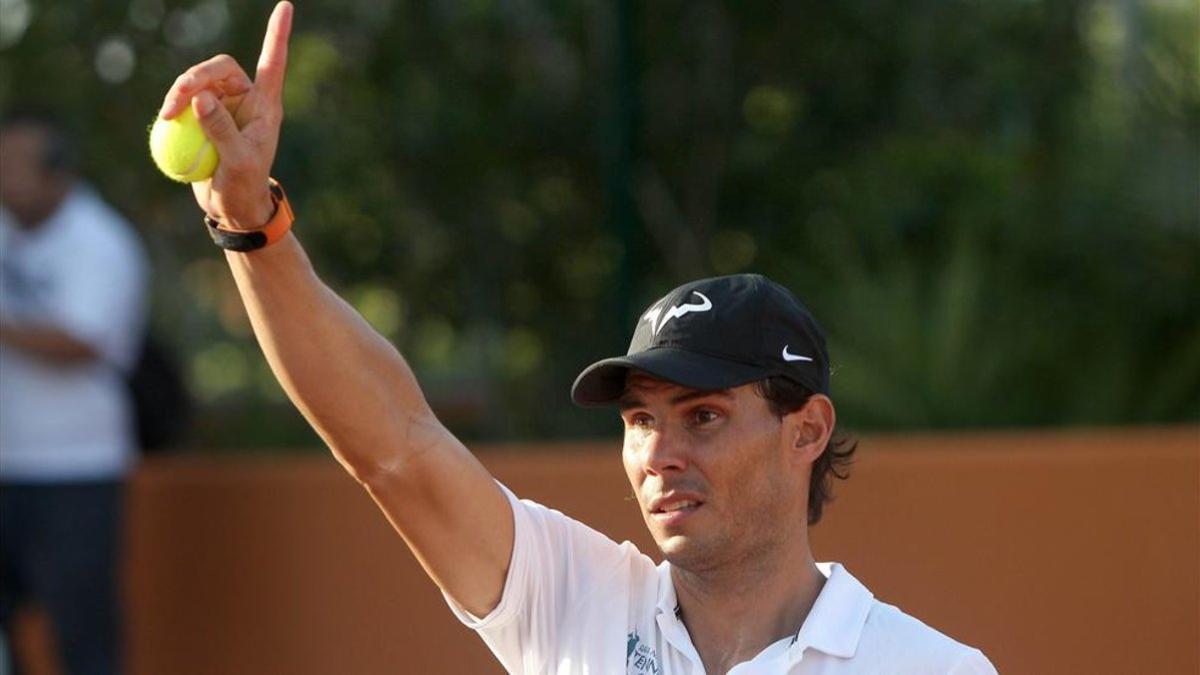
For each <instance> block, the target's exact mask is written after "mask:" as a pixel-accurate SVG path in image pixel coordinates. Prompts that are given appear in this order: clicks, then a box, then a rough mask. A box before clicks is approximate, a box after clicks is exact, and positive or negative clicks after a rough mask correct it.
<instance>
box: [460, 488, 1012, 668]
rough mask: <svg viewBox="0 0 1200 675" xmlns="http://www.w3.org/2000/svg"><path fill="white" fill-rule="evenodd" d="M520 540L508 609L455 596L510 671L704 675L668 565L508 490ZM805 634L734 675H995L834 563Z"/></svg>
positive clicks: (827, 566) (977, 656)
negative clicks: (481, 610) (484, 607)
mask: <svg viewBox="0 0 1200 675" xmlns="http://www.w3.org/2000/svg"><path fill="white" fill-rule="evenodd" d="M504 490H505V493H506V494H507V495H508V498H509V501H510V502H511V503H512V507H513V519H514V525H515V538H514V544H513V553H512V560H511V561H510V563H509V569H508V578H507V579H506V581H505V585H504V594H503V596H502V597H501V599H500V603H499V604H498V605H497V606H496V608H495V609H494V610H492V612H491V613H489V614H488V615H487V616H485V617H483V618H478V617H475V616H472V615H471V614H470V613H468V612H467V611H465V610H464V609H463V608H462V607H461V606H459V605H457V604H456V603H455V602H454V601H453V600H452V599H450V598H449V597H448V596H447V601H448V602H449V604H450V607H451V609H452V610H453V611H454V613H455V615H456V616H457V617H458V618H459V620H461V621H462V622H463V623H464V624H466V625H467V627H469V628H471V629H473V630H475V631H477V632H478V633H479V635H480V636H481V637H482V638H483V641H484V642H485V643H487V645H488V647H489V648H490V649H491V650H492V652H493V653H494V654H495V655H496V657H497V658H498V659H499V660H500V663H501V664H503V665H504V667H505V668H506V669H507V670H508V672H510V673H521V674H529V675H532V674H534V673H537V674H539V675H540V674H542V673H556V674H559V675H566V674H567V673H589V674H596V675H610V674H614V673H628V674H630V675H633V674H636V675H700V674H702V673H704V666H703V664H702V662H701V661H700V657H699V655H698V654H697V652H696V648H695V647H694V646H693V645H692V641H691V638H690V637H689V635H688V632H687V627H686V626H685V625H684V623H683V622H682V621H681V620H680V617H679V605H678V603H677V602H676V598H675V588H674V585H673V584H672V582H671V572H670V564H669V563H667V562H664V563H662V564H661V565H659V566H657V567H656V566H655V565H654V562H653V561H652V560H650V558H648V557H646V556H645V555H643V554H642V553H641V552H639V551H638V550H637V548H635V547H634V546H633V544H631V543H629V542H624V543H622V544H617V543H615V542H613V541H612V540H611V539H609V538H607V537H605V536H604V535H602V534H600V533H599V532H596V531H595V530H592V529H591V528H589V527H587V526H586V525H583V524H582V523H579V522H577V521H575V520H572V519H571V518H568V517H567V516H565V515H563V514H561V513H559V512H558V511H555V510H553V509H548V508H546V507H544V506H542V505H540V504H537V503H535V502H531V501H528V500H518V499H517V498H516V497H515V496H513V494H512V493H511V492H510V491H509V490H508V489H507V488H505V489H504ZM818 568H819V569H820V570H821V573H822V574H824V575H825V576H826V577H827V580H826V582H825V585H824V587H823V588H822V590H821V593H820V595H819V596H818V598H817V601H816V603H815V604H814V605H813V608H812V611H811V612H810V613H809V615H808V618H807V619H805V621H804V624H803V626H801V627H800V629H799V631H798V632H797V633H796V634H795V635H793V636H791V637H788V638H785V639H783V640H780V641H778V642H776V643H774V644H772V645H769V646H768V647H767V648H765V649H763V650H762V651H761V652H760V653H759V654H758V655H757V656H755V657H754V658H753V659H751V660H750V661H746V662H743V663H740V664H738V665H736V666H734V667H733V668H732V669H730V670H729V671H728V673H729V674H730V675H752V674H753V675H767V674H771V675H781V674H791V675H800V674H803V675H845V674H849V673H864V674H865V673H870V674H872V675H879V674H883V673H895V674H913V675H916V674H918V673H919V674H922V675H924V674H935V673H937V674H941V673H954V674H956V675H966V674H976V673H979V674H983V673H995V672H996V670H995V668H993V667H992V664H991V663H990V662H989V661H988V660H987V658H986V657H984V655H983V654H982V653H981V652H980V651H979V650H977V649H973V648H971V647H968V646H966V645H963V644H960V643H958V642H955V641H954V640H952V639H950V638H948V637H946V636H945V635H942V634H941V633H939V632H937V631H936V630H934V629H932V628H930V627H928V626H926V625H925V624H923V623H921V622H920V621H918V620H916V619H914V618H912V617H910V616H908V615H906V614H904V613H903V612H901V611H900V610H899V609H897V608H895V607H893V606H891V605H887V604H884V603H882V602H879V601H878V600H875V599H874V597H873V596H872V595H871V592H870V591H868V590H867V589H866V588H865V587H864V586H863V585H862V584H861V583H859V582H858V580H856V579H855V578H854V577H853V576H851V575H850V573H849V572H847V571H846V569H845V568H844V567H842V566H841V565H839V564H837V563H819V564H818Z"/></svg>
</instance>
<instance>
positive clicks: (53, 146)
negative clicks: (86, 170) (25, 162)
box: [0, 106, 79, 172]
mask: <svg viewBox="0 0 1200 675" xmlns="http://www.w3.org/2000/svg"><path fill="white" fill-rule="evenodd" d="M15 127H33V128H35V129H40V130H41V131H42V132H44V133H45V134H46V145H45V147H44V148H43V152H42V168H43V169H45V170H47V171H51V172H59V171H74V170H75V169H76V168H77V167H78V165H79V150H78V148H77V146H76V144H75V137H74V135H73V134H72V133H71V130H70V129H69V128H68V127H67V124H66V122H64V121H63V119H62V118H61V117H59V116H58V115H56V114H54V113H53V112H50V111H48V110H43V109H41V108H35V107H24V106H22V107H15V108H13V109H12V110H9V111H7V112H5V113H4V115H3V116H0V130H8V129H12V128H15Z"/></svg>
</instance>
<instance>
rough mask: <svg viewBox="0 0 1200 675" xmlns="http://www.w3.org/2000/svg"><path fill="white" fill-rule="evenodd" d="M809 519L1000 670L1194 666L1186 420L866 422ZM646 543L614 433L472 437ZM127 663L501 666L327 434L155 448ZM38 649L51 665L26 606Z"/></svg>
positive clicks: (292, 669) (525, 478)
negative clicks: (254, 448) (1149, 424)
mask: <svg viewBox="0 0 1200 675" xmlns="http://www.w3.org/2000/svg"><path fill="white" fill-rule="evenodd" d="M861 448H862V450H861V452H860V455H861V456H860V459H859V461H858V463H857V465H856V466H855V467H854V470H853V477H852V479H851V480H850V481H849V482H848V483H845V484H842V485H840V486H839V487H838V488H837V495H838V499H837V501H836V502H835V503H834V504H833V505H832V507H831V508H830V509H829V510H828V512H827V515H826V518H825V520H824V521H823V522H822V523H821V524H820V525H818V526H817V528H816V529H815V532H814V540H815V541H814V548H815V551H816V553H817V557H818V559H821V560H838V561H841V562H843V563H845V564H846V565H847V566H848V567H849V569H850V570H851V571H852V572H853V573H854V574H855V575H856V576H858V577H859V578H860V579H862V580H863V581H864V583H866V584H867V585H868V586H869V587H870V588H871V589H872V590H873V591H874V592H875V593H876V595H877V597H880V598H881V599H883V600H885V601H888V602H892V603H894V604H897V605H899V606H901V607H903V608H904V609H906V610H907V611H909V612H910V613H912V614H914V615H916V616H917V617H920V618H921V619H923V620H924V621H926V622H927V623H930V624H931V625H933V626H936V627H938V628H940V629H942V630H943V631H944V632H946V633H948V634H950V635H951V636H954V637H957V638H959V639H961V640H963V641H965V642H968V643H972V644H976V645H978V646H980V647H981V648H982V649H983V650H984V651H985V652H986V653H987V654H988V655H989V656H990V657H991V658H992V660H993V662H994V663H995V664H996V666H997V667H998V669H999V670H1000V672H1002V673H1089V674H1095V673H1113V674H1117V673H1122V674H1127V673H1155V674H1163V675H1168V674H1174V673H1178V674H1180V675H1194V674H1195V673H1198V672H1200V428H1196V427H1188V428H1175V429H1139V430H1088V431H1061V432H1060V431H1054V432H1001V433H970V434H947V435H922V436H870V437H867V438H865V439H863V442H862V445H861ZM478 451H479V454H480V456H481V457H482V459H483V461H484V463H485V464H487V465H488V466H489V467H490V468H491V469H492V471H493V472H494V474H495V475H496V476H497V477H498V478H499V479H500V480H502V481H503V482H505V483H506V484H507V485H509V486H510V487H512V488H513V489H514V490H515V491H516V492H517V494H519V495H521V496H523V497H528V498H531V499H536V500H538V501H541V502H543V503H546V504H548V505H551V506H554V507H556V508H558V509H560V510H562V511H564V512H565V513H567V514H568V515H571V516H574V517H576V518H578V519H580V520H583V521H585V522H587V523H589V524H590V525H592V526H593V527H596V528H597V529H600V530H602V531H604V532H606V533H607V534H609V535H611V536H612V537H614V538H615V539H618V540H621V539H630V540H632V541H634V542H635V543H637V544H638V546H639V547H641V548H642V550H644V551H653V550H654V549H653V545H652V544H651V542H650V541H649V540H648V536H647V535H646V534H645V532H644V531H643V527H642V523H641V519H640V516H639V515H638V513H637V510H636V507H635V506H634V504H633V503H632V502H630V501H628V500H627V499H626V496H627V494H628V490H627V486H626V484H625V478H624V474H623V472H622V470H621V468H620V460H619V457H618V453H619V445H618V442H617V441H615V440H614V441H611V442H595V443H579V444H563V445H553V446H551V445H530V446H501V447H486V448H478ZM128 540H129V546H128V556H127V569H128V584H127V586H128V589H127V594H128V598H129V603H128V613H129V629H130V635H129V645H130V648H129V661H130V672H132V673H135V674H136V675H150V674H164V673H170V674H173V675H193V674H195V675H199V674H202V673H203V674H206V675H208V674H213V673H289V674H309V673H311V674H313V675H316V674H330V673H350V674H352V673H362V674H374V673H498V672H501V671H500V669H499V667H498V666H497V665H496V664H495V663H494V662H493V661H492V659H491V656H490V655H489V653H488V652H487V650H486V649H485V648H484V646H483V644H482V642H481V641H480V640H479V639H478V638H477V637H475V636H474V635H473V634H472V633H470V632H468V631H466V630H465V629H463V628H462V627H460V626H459V625H458V624H457V623H456V622H455V621H454V620H453V619H452V617H451V615H450V613H449V612H448V611H447V610H446V608H445V606H444V604H443V601H442V599H441V596H440V595H439V593H438V592H437V591H436V590H435V589H434V587H433V586H432V585H431V584H430V583H429V582H428V581H427V580H426V579H425V577H424V576H423V574H422V572H421V571H420V569H419V568H418V566H417V565H416V563H415V562H414V561H413V559H412V557H411V556H410V555H409V554H408V551H407V549H406V548H405V547H404V544H403V543H402V542H401V541H400V539H399V538H398V537H396V536H395V535H394V534H393V533H392V531H391V530H390V529H389V527H388V525H387V524H386V523H385V521H384V519H383V517H382V516H381V515H380V514H379V513H378V512H376V510H375V508H374V505H373V504H372V503H371V502H370V500H369V499H368V497H367V496H366V495H365V494H364V493H363V492H362V491H361V490H360V489H359V488H358V487H357V486H356V485H355V484H354V483H353V482H352V481H351V480H350V479H349V478H348V477H346V476H345V474H343V473H342V471H341V469H340V468H339V467H338V466H337V464H336V463H335V462H334V461H333V460H332V459H329V458H327V457H322V456H315V455H313V456H305V457H303V458H294V457H287V458H280V457H277V456H253V457H237V458H233V457H219V458H218V457H189V456H179V457H169V458H165V459H160V460H156V461H153V462H150V463H148V464H147V465H146V466H144V467H143V469H142V470H141V471H140V472H139V473H138V474H137V477H136V479H135V480H134V482H133V485H132V489H131V492H130V530H129V537H128ZM29 627H30V624H26V626H25V628H26V630H25V632H24V634H23V636H22V638H21V639H22V640H24V641H25V642H26V643H29V642H31V641H32V643H33V644H32V648H33V650H34V652H35V653H34V655H33V660H34V663H31V664H30V665H31V666H32V668H31V672H33V673H53V672H56V670H55V669H54V667H53V664H52V663H50V662H48V660H47V659H46V658H45V657H44V656H43V654H44V652H45V649H44V644H41V639H40V638H39V637H38V635H37V631H36V626H35V630H32V631H31V630H29Z"/></svg>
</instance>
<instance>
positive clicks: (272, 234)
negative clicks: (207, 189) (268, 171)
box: [204, 178, 296, 253]
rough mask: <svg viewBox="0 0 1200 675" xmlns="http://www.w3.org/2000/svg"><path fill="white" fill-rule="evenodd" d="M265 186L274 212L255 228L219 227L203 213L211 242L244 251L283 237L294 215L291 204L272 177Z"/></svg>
mask: <svg viewBox="0 0 1200 675" xmlns="http://www.w3.org/2000/svg"><path fill="white" fill-rule="evenodd" d="M267 187H268V188H269V189H270V192H271V201H272V202H274V204H275V212H274V213H273V214H271V219H270V220H268V221H267V223H266V224H265V225H263V226H262V227H260V228H258V229H256V230H230V229H226V228H224V227H221V223H220V222H219V221H217V220H216V219H214V218H213V217H211V216H209V215H207V214H205V216H204V224H205V225H207V226H208V234H209V236H211V237H212V240H213V243H214V244H216V245H217V246H220V247H221V248H223V249H227V250H230V251H238V252H241V253H245V252H247V251H257V250H258V249H260V248H265V247H267V246H270V245H271V244H274V243H275V242H277V241H279V240H280V239H283V237H284V235H286V234H287V233H288V231H289V230H291V229H292V223H293V222H294V221H295V220H296V216H295V215H293V214H292V205H291V204H289V203H288V199H287V195H286V194H284V192H283V186H282V185H280V184H279V181H277V180H275V179H274V178H268V179H267Z"/></svg>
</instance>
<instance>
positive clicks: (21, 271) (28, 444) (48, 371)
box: [0, 183, 147, 482]
mask: <svg viewBox="0 0 1200 675" xmlns="http://www.w3.org/2000/svg"><path fill="white" fill-rule="evenodd" d="M146 276H147V265H146V261H145V255H144V253H143V251H142V246H141V242H140V241H139V240H138V238H137V235H136V234H135V233H134V231H133V228H132V227H131V226H130V225H129V223H127V222H126V221H125V219H124V218H122V217H121V215H120V214H118V213H117V212H116V211H115V210H113V209H112V208H111V207H110V206H108V204H106V203H105V202H104V201H103V200H102V199H101V198H100V196H99V195H98V194H96V192H95V191H93V190H92V189H91V188H89V187H87V186H86V185H84V184H82V183H81V184H77V185H76V187H75V188H73V189H72V190H71V192H70V193H69V194H68V195H67V197H66V199H65V200H64V201H63V203H62V204H61V205H60V206H59V208H58V210H57V211H55V212H54V214H52V215H51V216H50V217H49V218H48V219H47V220H46V222H44V223H42V224H41V225H39V226H38V227H37V228H36V229H34V230H22V229H20V228H19V227H18V226H17V224H16V223H15V221H14V220H13V216H12V215H11V214H10V213H8V212H7V211H5V210H4V209H3V208H0V316H3V318H4V319H5V320H6V321H12V322H15V323H23V324H33V325H48V326H53V327H55V328H58V329H61V330H63V331H66V332H67V333H69V334H70V335H71V336H72V337H74V338H75V339H77V340H80V341H82V342H85V343H87V344H89V345H91V346H92V347H93V348H94V349H95V350H96V352H97V353H99V355H100V358H98V359H96V360H93V361H89V362H87V363H77V364H57V363H51V362H49V361H47V360H45V359H42V358H38V357H37V356H34V355H31V354H27V353H25V352H22V351H21V350H18V349H16V348H14V347H11V346H7V345H0V480H4V481H14V482H71V481H92V480H109V479H113V478H117V477H120V476H121V475H123V474H124V473H125V472H126V471H127V470H128V468H129V466H130V465H131V463H132V461H133V459H134V458H135V456H136V454H135V453H136V447H135V441H134V428H133V417H132V414H133V412H132V402H131V399H130V395H129V391H128V387H127V386H126V384H125V380H124V375H123V374H122V373H123V372H124V371H127V370H128V369H129V368H130V366H132V365H133V362H134V359H135V357H136V356H137V350H138V348H139V346H140V342H141V337H142V328H143V325H144V322H145V295H146V288H145V285H146Z"/></svg>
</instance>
